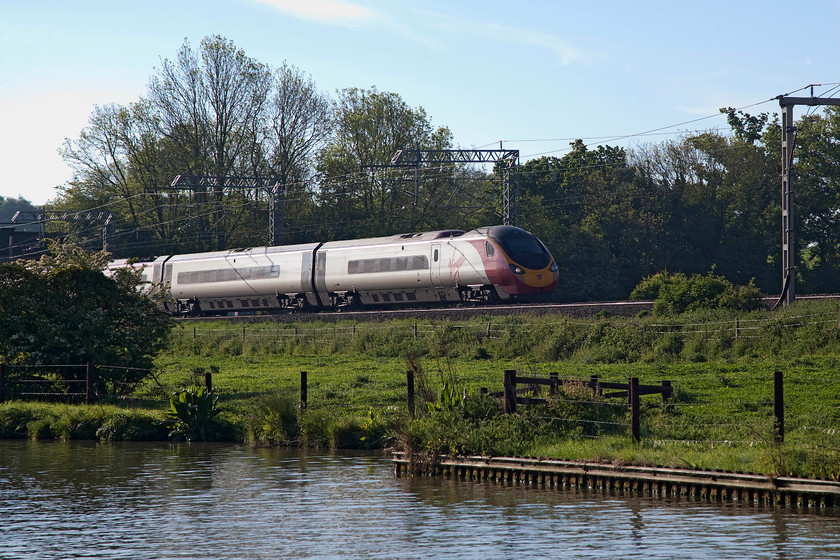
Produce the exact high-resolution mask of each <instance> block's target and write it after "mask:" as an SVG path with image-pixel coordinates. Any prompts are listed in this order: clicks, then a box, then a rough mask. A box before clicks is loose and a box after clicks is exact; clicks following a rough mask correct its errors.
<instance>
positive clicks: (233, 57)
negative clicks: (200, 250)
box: [149, 36, 271, 249]
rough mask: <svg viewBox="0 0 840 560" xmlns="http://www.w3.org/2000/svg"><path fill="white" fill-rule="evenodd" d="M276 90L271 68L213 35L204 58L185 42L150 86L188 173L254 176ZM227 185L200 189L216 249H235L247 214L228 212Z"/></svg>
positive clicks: (201, 223)
mask: <svg viewBox="0 0 840 560" xmlns="http://www.w3.org/2000/svg"><path fill="white" fill-rule="evenodd" d="M270 88H271V73H270V70H269V69H268V68H267V67H266V66H265V65H263V64H261V63H259V62H257V61H256V60H254V59H252V58H249V57H247V56H246V55H245V53H244V51H242V50H241V49H237V48H236V47H235V46H234V44H233V42H232V41H229V40H227V39H225V38H223V37H220V36H212V37H207V38H205V39H204V40H202V42H201V47H200V50H199V52H198V53H195V52H193V50H192V49H191V48H190V45H189V42H188V41H184V44H183V46H182V47H181V50H180V51H179V52H178V57H177V59H176V60H175V61H170V60H168V59H167V60H164V61H163V66H162V68H161V69H160V70H159V71H158V73H157V75H155V76H154V77H153V78H152V80H151V82H150V84H149V99H150V102H151V103H152V105H153V106H154V108H155V113H156V115H157V123H158V125H159V127H160V128H159V133H160V134H161V135H162V136H163V137H165V138H166V139H168V140H169V141H170V142H172V145H173V147H174V148H175V154H176V155H177V156H178V163H179V164H180V165H181V166H182V168H183V170H184V172H185V173H189V174H195V175H211V176H215V177H227V176H235V175H251V174H253V173H254V169H253V167H252V163H253V159H254V158H253V157H252V154H253V150H254V149H256V145H257V142H256V141H255V139H256V138H258V134H257V133H256V132H255V131H256V130H257V129H258V126H259V123H260V119H261V117H262V114H263V111H264V110H265V106H266V102H267V100H268V97H269V91H270ZM228 194H229V191H228V190H227V189H226V188H225V185H223V184H216V185H212V186H208V187H206V190H205V189H204V188H201V189H198V190H196V192H195V202H196V205H197V212H196V221H197V224H198V228H199V229H200V230H204V229H212V230H214V232H215V236H214V243H213V244H212V245H211V247H213V248H215V249H223V248H225V247H226V246H227V242H228V240H229V239H230V238H231V235H232V232H233V230H235V229H236V227H237V226H238V225H240V221H239V220H241V217H242V213H241V212H236V211H233V212H232V211H231V208H229V207H225V204H224V203H225V200H226V198H227V195H228Z"/></svg>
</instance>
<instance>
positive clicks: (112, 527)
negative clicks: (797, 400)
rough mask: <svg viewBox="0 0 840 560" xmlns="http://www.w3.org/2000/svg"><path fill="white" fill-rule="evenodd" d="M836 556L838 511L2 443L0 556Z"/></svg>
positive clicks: (238, 458) (380, 459)
mask: <svg viewBox="0 0 840 560" xmlns="http://www.w3.org/2000/svg"><path fill="white" fill-rule="evenodd" d="M66 558H107V559H119V558H131V559H138V560H150V559H169V558H173V559H174V558H191V559H201V560H210V559H217V558H219V559H221V558H225V559H228V558H230V559H251V558H272V559H273V558H319V559H320V558H324V559H327V558H359V559H414V558H419V559H422V558H429V559H432V558H434V559H446V558H453V559H456V558H457V559H460V558H463V559H476V560H491V559H496V558H500V559H505V558H510V559H530V558H609V559H615V558H645V559H651V558H669V559H670V558H680V559H685V558H697V559H703V560H707V559H710V558H715V559H724V558H737V559H739V560H745V559H753V558H772V559H797V560H800V559H825V558H840V515H836V514H827V513H819V512H818V513H813V512H805V511H800V510H793V509H783V508H776V507H770V506H765V507H752V506H746V505H737V504H720V503H699V502H692V501H689V500H686V499H666V498H653V497H625V496H620V495H609V494H601V493H596V492H589V491H583V490H578V491H575V490H568V489H566V490H556V489H548V488H544V489H541V488H534V487H525V486H517V485H507V484H496V483H492V482H468V481H452V480H440V479H429V478H395V477H394V475H393V470H392V468H391V464H390V462H389V461H388V459H387V457H385V456H383V455H376V454H359V453H326V452H323V453H318V452H296V451H294V452H293V451H288V450H277V449H253V448H249V447H242V446H235V445H218V444H201V445H196V444H178V445H168V444H138V443H125V444H100V443H79V442H73V443H59V442H56V443H52V442H50V443H43V442H29V441H0V559H3V560H12V559H66Z"/></svg>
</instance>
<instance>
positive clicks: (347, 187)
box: [318, 88, 452, 238]
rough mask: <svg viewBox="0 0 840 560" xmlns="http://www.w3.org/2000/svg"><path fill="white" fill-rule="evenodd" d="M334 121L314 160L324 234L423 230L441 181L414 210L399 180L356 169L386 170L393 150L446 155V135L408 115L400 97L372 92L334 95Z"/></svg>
mask: <svg viewBox="0 0 840 560" xmlns="http://www.w3.org/2000/svg"><path fill="white" fill-rule="evenodd" d="M333 115H334V125H333V129H332V134H331V135H330V138H329V139H328V141H327V145H326V147H325V149H324V150H323V151H322V152H321V153H320V156H319V159H318V171H319V173H320V174H321V185H320V192H319V202H320V204H321V210H322V212H323V215H324V219H323V220H322V223H323V224H325V225H326V224H328V225H326V229H327V230H328V231H325V234H326V235H328V236H334V237H339V238H341V237H352V236H359V235H379V234H386V233H394V232H395V231H399V230H405V229H414V227H417V226H421V225H425V223H426V221H425V220H424V218H426V217H428V216H427V215H426V214H427V213H426V212H424V207H428V205H430V204H432V203H433V202H432V201H436V202H438V203H439V202H440V200H439V196H435V191H436V189H437V188H438V187H439V186H440V185H441V184H442V183H443V182H444V181H441V180H438V181H437V182H436V183H432V184H430V187H431V188H428V189H424V197H425V200H424V203H421V204H420V205H419V206H418V207H414V206H413V195H412V194H409V193H407V192H406V191H413V188H410V187H409V188H407V187H406V183H405V181H403V180H402V178H401V177H398V176H395V175H394V174H391V175H390V176H388V175H384V174H382V173H365V172H362V171H361V169H362V168H363V166H369V165H377V164H379V165H384V164H388V163H389V162H390V161H391V158H392V157H393V155H394V154H395V153H396V152H397V150H404V149H414V148H419V149H424V150H430V149H448V148H450V147H451V143H452V135H451V133H450V132H449V130H448V129H446V128H438V129H436V130H434V129H433V128H432V125H431V123H430V121H429V119H428V117H427V116H426V112H425V111H424V110H423V108H417V109H412V108H410V107H409V106H408V105H407V104H406V103H405V101H403V100H402V98H401V97H400V96H399V95H397V94H395V93H388V92H379V91H377V90H376V89H375V88H373V89H370V90H362V89H356V88H350V89H345V90H343V91H341V92H339V97H338V100H337V101H336V103H335V108H334V111H333ZM451 174H452V171H451V170H450V171H448V175H451ZM448 175H447V176H448ZM439 179H440V178H439ZM425 186H426V183H425V182H424V187H425ZM450 187H451V185H450Z"/></svg>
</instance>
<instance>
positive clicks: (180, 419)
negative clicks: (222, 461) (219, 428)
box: [166, 385, 220, 441]
mask: <svg viewBox="0 0 840 560" xmlns="http://www.w3.org/2000/svg"><path fill="white" fill-rule="evenodd" d="M217 403H218V397H217V396H216V395H215V394H213V391H207V390H206V389H205V388H204V387H202V386H200V385H190V386H189V387H188V388H186V389H184V390H182V391H177V392H176V393H175V394H173V395H172V396H171V397H170V398H169V410H168V411H167V412H166V415H167V416H168V417H169V418H170V419H171V422H172V431H171V432H170V436H174V437H183V438H185V439H186V440H187V441H193V440H197V441H206V440H207V439H208V436H210V435H211V434H210V433H209V432H210V430H211V429H212V427H213V421H214V419H215V417H216V416H217V415H218V414H219V412H220V410H219V409H218V408H217V407H216V405H217Z"/></svg>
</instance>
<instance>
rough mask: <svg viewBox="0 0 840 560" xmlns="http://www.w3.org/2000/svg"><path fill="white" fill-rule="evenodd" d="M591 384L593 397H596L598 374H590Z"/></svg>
mask: <svg viewBox="0 0 840 560" xmlns="http://www.w3.org/2000/svg"><path fill="white" fill-rule="evenodd" d="M589 386H590V387H592V398H593V399H595V398H596V397H597V396H598V376H597V375H590V376H589Z"/></svg>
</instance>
